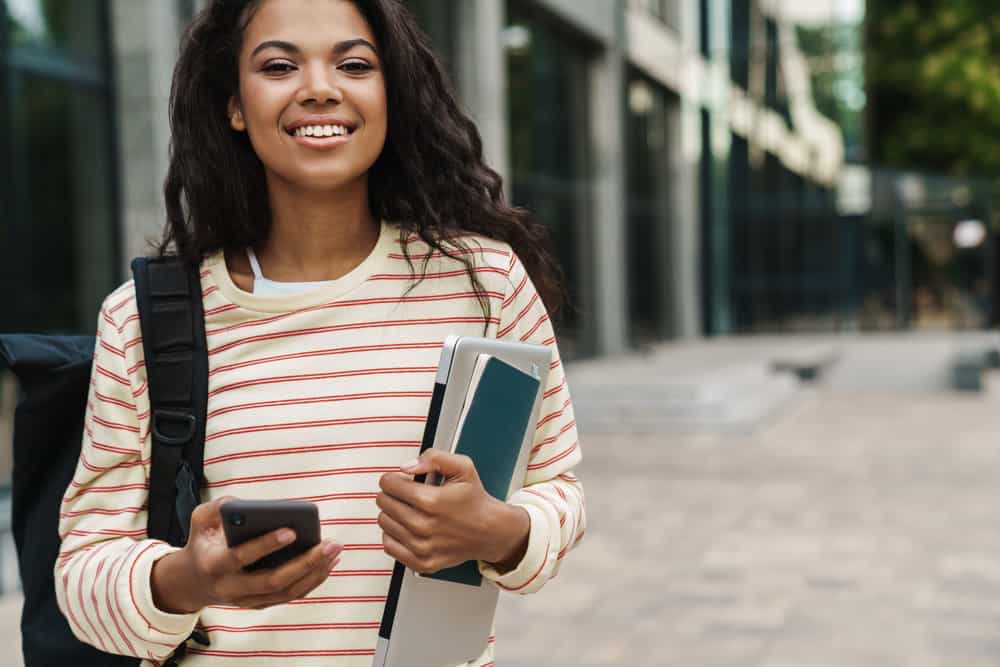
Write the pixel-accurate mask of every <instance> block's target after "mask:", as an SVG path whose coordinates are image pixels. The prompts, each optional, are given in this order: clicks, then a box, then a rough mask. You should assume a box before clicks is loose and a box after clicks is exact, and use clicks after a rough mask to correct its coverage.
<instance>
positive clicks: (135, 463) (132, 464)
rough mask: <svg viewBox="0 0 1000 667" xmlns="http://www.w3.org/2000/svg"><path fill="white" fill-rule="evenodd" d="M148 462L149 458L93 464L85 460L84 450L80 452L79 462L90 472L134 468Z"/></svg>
mask: <svg viewBox="0 0 1000 667" xmlns="http://www.w3.org/2000/svg"><path fill="white" fill-rule="evenodd" d="M148 463H149V459H145V460H142V461H121V462H119V463H116V464H115V465H113V466H95V465H94V464H93V463H91V462H90V461H88V460H87V457H86V455H85V454H84V452H80V464H81V465H82V466H83V467H84V468H86V469H87V470H89V471H90V472H97V473H105V472H108V471H110V470H116V469H118V468H135V467H137V466H143V465H146V464H148Z"/></svg>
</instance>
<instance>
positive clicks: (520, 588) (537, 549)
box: [479, 503, 550, 592]
mask: <svg viewBox="0 0 1000 667" xmlns="http://www.w3.org/2000/svg"><path fill="white" fill-rule="evenodd" d="M512 504H514V505H517V506H518V507H523V508H524V509H525V510H526V511H527V512H528V517H529V518H530V520H531V527H530V528H529V529H528V548H527V550H526V551H525V552H524V558H522V559H521V562H520V563H518V564H517V567H515V568H514V569H513V570H511V571H509V572H507V573H505V574H500V572H498V571H497V569H496V568H495V567H493V566H492V565H490V564H489V563H485V562H483V561H479V572H480V574H482V575H483V576H484V577H486V578H487V579H489V580H490V581H493V582H494V583H496V585H497V586H499V587H500V588H502V589H504V590H507V591H514V592H527V591H525V590H524V589H526V588H528V587H529V586H531V584H533V583H536V582H537V580H538V578H539V577H541V575H542V571H543V570H544V569H545V566H546V563H547V561H548V558H549V549H550V544H549V539H550V536H549V531H548V527H547V521H546V518H545V513H544V512H543V511H542V510H541V509H539V508H538V507H534V506H532V505H529V504H524V505H522V504H521V503H512Z"/></svg>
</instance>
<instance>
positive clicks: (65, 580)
mask: <svg viewBox="0 0 1000 667" xmlns="http://www.w3.org/2000/svg"><path fill="white" fill-rule="evenodd" d="M102 546H106V545H102ZM97 551H99V549H94V550H93V551H91V553H90V555H89V556H87V558H86V559H85V560H84V562H83V563H82V564H81V565H79V566H78V567H79V569H80V582H79V584H78V585H77V587H76V597H77V599H78V600H79V601H80V611H81V612H82V613H83V617H84V619H86V621H87V625H88V626H89V627H90V631H91V633H92V635H91V637H92V638H93V639H94V641H95V642H96V643H97V645H98V647H99V648H101V649H106V648H107V644H106V642H105V640H104V636H103V635H101V633H99V632H98V631H97V628H96V627H94V622H93V621H91V620H90V615H89V614H88V613H87V612H88V609H87V605H86V604H84V602H83V576H84V573H85V572H86V571H87V566H88V565H90V561H91V560H92V559H93V558H94V554H95V553H96V552H97ZM103 566H104V562H103V561H102V562H101V563H99V564H98V568H97V574H96V575H95V576H93V577H91V578H90V599H91V601H92V602H93V603H94V608H93V611H95V612H97V620H98V622H100V623H101V628H102V629H103V630H104V634H105V635H107V634H110V633H109V632H108V629H107V628H105V627H104V622H103V621H101V614H100V611H99V609H98V606H97V594H96V593H95V592H94V588H95V586H96V582H97V578H98V577H100V576H101V569H102V567H103ZM67 588H69V573H68V572H64V573H63V589H64V590H65V589H67ZM67 592H68V591H67ZM67 602H68V601H67ZM66 610H67V611H68V612H69V616H70V620H72V621H73V625H75V626H76V627H77V628H79V629H80V631H81V632H82V631H83V626H82V625H80V623H79V621H77V620H76V617H75V616H74V615H73V605H71V604H67V605H66ZM82 634H84V635H86V633H85V632H82Z"/></svg>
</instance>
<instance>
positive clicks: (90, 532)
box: [62, 528, 146, 539]
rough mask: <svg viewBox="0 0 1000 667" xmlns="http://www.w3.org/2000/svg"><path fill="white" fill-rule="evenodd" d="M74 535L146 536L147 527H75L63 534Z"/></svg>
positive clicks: (64, 537) (64, 536) (65, 535)
mask: <svg viewBox="0 0 1000 667" xmlns="http://www.w3.org/2000/svg"><path fill="white" fill-rule="evenodd" d="M69 535H72V536H73V537H88V536H90V535H104V536H107V537H145V536H146V529H145V528H142V529H140V530H114V529H111V528H107V529H103V530H80V529H74V530H71V531H69V532H68V533H66V534H64V535H63V536H62V538H63V539H66V537H67V536H69Z"/></svg>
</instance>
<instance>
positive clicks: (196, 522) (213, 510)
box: [191, 496, 236, 532]
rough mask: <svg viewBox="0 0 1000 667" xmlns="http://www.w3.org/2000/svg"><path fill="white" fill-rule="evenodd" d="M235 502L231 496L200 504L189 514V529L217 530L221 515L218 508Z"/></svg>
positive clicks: (220, 523) (220, 522)
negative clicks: (232, 501) (231, 501)
mask: <svg viewBox="0 0 1000 667" xmlns="http://www.w3.org/2000/svg"><path fill="white" fill-rule="evenodd" d="M230 500H236V498H235V497H233V496H223V497H221V498H216V499H215V500H212V501H209V502H205V503H201V504H200V505H198V506H197V507H195V508H194V511H193V512H191V528H192V531H191V532H194V530H205V529H208V528H218V527H219V526H221V525H222V514H221V511H220V509H219V508H220V507H222V505H223V503H227V502H229V501H230Z"/></svg>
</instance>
